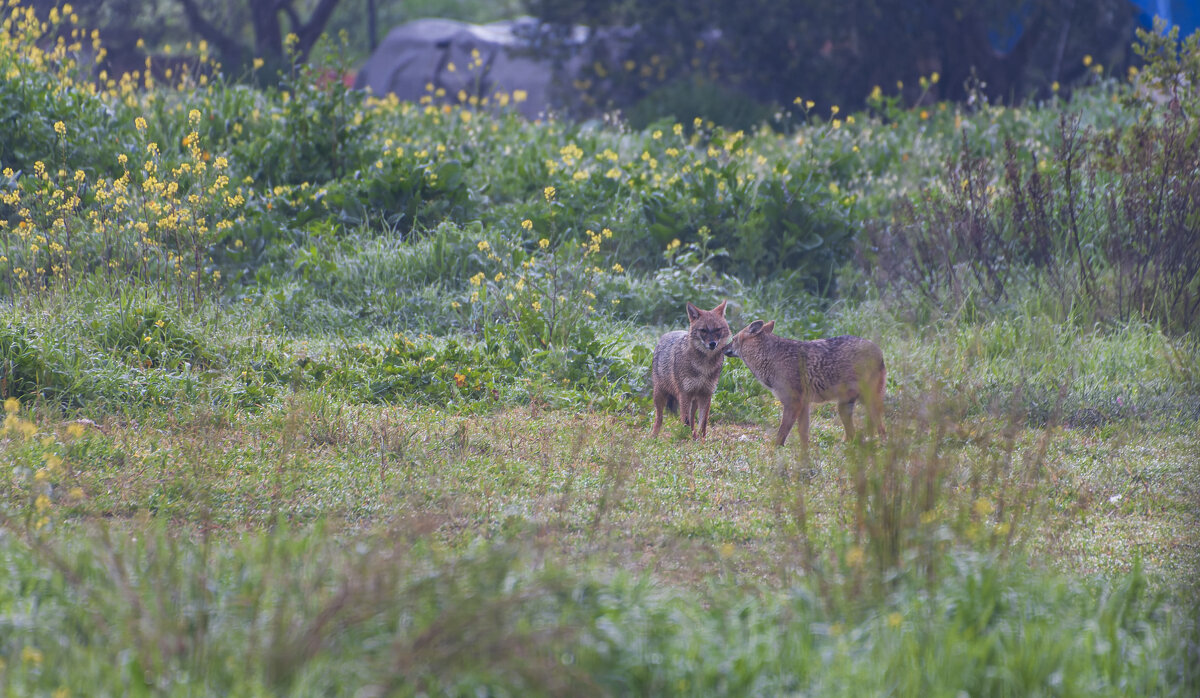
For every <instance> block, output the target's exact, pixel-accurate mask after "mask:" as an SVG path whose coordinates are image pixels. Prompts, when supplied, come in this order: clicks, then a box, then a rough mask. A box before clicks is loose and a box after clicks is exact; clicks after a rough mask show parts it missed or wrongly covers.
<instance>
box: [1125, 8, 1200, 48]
mask: <svg viewBox="0 0 1200 698" xmlns="http://www.w3.org/2000/svg"><path fill="white" fill-rule="evenodd" d="M1130 2H1132V3H1133V4H1134V5H1135V6H1136V7H1137V8H1138V9H1140V10H1141V11H1142V13H1141V20H1142V22H1144V23H1145V24H1146V26H1151V25H1152V24H1153V20H1154V17H1155V16H1156V15H1157V16H1159V17H1162V18H1163V19H1165V20H1167V28H1168V29H1170V28H1171V26H1178V27H1179V38H1181V39H1182V38H1184V37H1187V36H1190V35H1191V33H1192V32H1194V31H1196V29H1197V28H1198V27H1200V2H1197V1H1196V0H1130Z"/></svg>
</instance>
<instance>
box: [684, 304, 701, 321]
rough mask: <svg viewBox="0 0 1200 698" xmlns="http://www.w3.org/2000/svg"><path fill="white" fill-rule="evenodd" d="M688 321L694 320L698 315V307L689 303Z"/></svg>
mask: <svg viewBox="0 0 1200 698" xmlns="http://www.w3.org/2000/svg"><path fill="white" fill-rule="evenodd" d="M687 314H688V321H689V322H695V321H696V318H698V317H700V309H699V308H697V307H696V306H694V305H692V304H691V303H688V304H687Z"/></svg>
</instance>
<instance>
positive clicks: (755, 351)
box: [725, 320, 887, 451]
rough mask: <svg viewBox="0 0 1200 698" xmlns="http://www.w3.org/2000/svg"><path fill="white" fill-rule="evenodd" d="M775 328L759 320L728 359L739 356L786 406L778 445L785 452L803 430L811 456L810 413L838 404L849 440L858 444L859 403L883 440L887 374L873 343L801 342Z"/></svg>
mask: <svg viewBox="0 0 1200 698" xmlns="http://www.w3.org/2000/svg"><path fill="white" fill-rule="evenodd" d="M774 329H775V322H774V321H773V320H772V321H771V322H767V323H764V322H763V321H762V320H755V321H754V322H752V323H750V324H749V325H747V326H746V328H745V329H743V330H742V331H741V332H738V333H737V334H736V335H734V336H733V339H732V340H730V342H729V346H728V347H726V349H725V355H726V356H736V357H738V358H740V359H741V360H742V362H743V363H745V364H746V367H747V368H749V369H750V372H751V373H753V374H754V377H755V378H757V379H758V382H759V383H762V384H763V385H764V386H766V387H767V389H768V390H770V391H771V393H772V394H774V395H775V398H776V399H777V400H779V402H781V403H782V404H783V421H782V422H781V423H780V425H779V433H778V434H776V436H775V443H776V444H778V445H780V446H782V445H783V442H784V441H785V440H787V437H788V432H790V431H791V430H792V425H793V424H795V423H799V425H800V441H801V443H802V444H803V446H804V450H805V451H807V450H808V419H809V407H810V406H811V405H812V404H814V403H821V402H830V401H833V400H836V401H837V403H838V414H839V415H840V416H841V418H842V424H843V425H844V426H845V427H846V440H847V441H849V440H850V439H852V438H854V403H855V402H857V401H858V400H859V399H860V398H861V399H862V401H863V402H864V403H866V406H867V417H868V420H869V422H870V424H871V425H872V426H874V427H875V429H876V430H877V431H878V433H879V435H880V436H883V435H884V433H885V430H884V426H883V389H884V384H885V383H886V381H887V369H886V368H885V367H884V364H883V352H882V351H880V349H879V347H878V346H877V345H876V344H875V343H874V342H872V341H870V340H868V339H863V338H861V337H854V336H851V335H842V336H841V337H830V338H829V339H818V340H815V341H811V342H801V341H797V340H794V339H786V338H784V337H780V336H778V335H776V334H775V333H774Z"/></svg>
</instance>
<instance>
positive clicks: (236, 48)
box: [179, 0, 244, 64]
mask: <svg viewBox="0 0 1200 698" xmlns="http://www.w3.org/2000/svg"><path fill="white" fill-rule="evenodd" d="M179 4H180V5H182V6H183V13H184V14H185V15H186V16H187V18H188V24H190V25H191V27H192V29H194V30H195V31H196V33H197V34H199V35H200V36H202V37H204V39H205V40H206V41H208V43H210V44H212V45H213V46H214V47H215V48H216V49H217V51H218V52H219V53H220V54H221V57H222V59H223V60H224V61H225V62H226V63H233V64H237V63H241V62H242V57H243V55H244V52H243V49H242V47H241V46H240V45H239V44H238V42H237V41H235V40H234V39H233V38H232V37H230V36H228V35H226V34H225V33H224V32H222V31H221V30H220V29H218V28H217V26H216V25H214V24H213V23H212V22H209V21H208V20H207V19H205V18H204V15H203V14H202V13H201V12H200V8H199V7H198V6H197V5H196V3H195V1H194V0H179Z"/></svg>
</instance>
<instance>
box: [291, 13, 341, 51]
mask: <svg viewBox="0 0 1200 698" xmlns="http://www.w3.org/2000/svg"><path fill="white" fill-rule="evenodd" d="M338 2H340V0H321V2H320V3H318V4H317V8H316V9H315V10H313V12H312V14H311V15H309V16H308V21H307V22H305V23H304V24H303V25H301V26H300V28H299V30H297V32H296V35H297V36H299V37H300V45H299V46H297V47H296V49H297V51H298V55H299V58H300V60H301V61H307V60H308V53H309V51H311V50H312V47H313V45H314V44H316V43H317V39H319V38H321V32H323V31H325V25H326V24H327V23H328V22H329V18H330V17H331V16H332V15H333V10H334V8H336V7H337V5H338Z"/></svg>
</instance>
